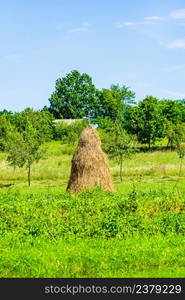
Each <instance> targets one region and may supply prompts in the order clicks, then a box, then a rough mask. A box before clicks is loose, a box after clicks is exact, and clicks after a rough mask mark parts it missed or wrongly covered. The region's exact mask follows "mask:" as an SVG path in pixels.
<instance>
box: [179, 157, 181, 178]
mask: <svg viewBox="0 0 185 300" xmlns="http://www.w3.org/2000/svg"><path fill="white" fill-rule="evenodd" d="M181 173H182V159H181V160H180V168H179V176H181Z"/></svg>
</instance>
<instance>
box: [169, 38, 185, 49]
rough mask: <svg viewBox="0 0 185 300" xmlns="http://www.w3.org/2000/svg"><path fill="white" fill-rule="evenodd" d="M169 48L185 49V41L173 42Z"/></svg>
mask: <svg viewBox="0 0 185 300" xmlns="http://www.w3.org/2000/svg"><path fill="white" fill-rule="evenodd" d="M168 47H169V48H174V49H175V48H178V49H185V39H179V40H174V41H172V42H170V43H169V44H168Z"/></svg>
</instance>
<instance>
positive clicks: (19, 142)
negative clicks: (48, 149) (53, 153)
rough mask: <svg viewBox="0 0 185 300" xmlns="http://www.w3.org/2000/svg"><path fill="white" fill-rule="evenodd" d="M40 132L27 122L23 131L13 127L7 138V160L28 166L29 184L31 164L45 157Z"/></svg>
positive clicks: (16, 165) (21, 165)
mask: <svg viewBox="0 0 185 300" xmlns="http://www.w3.org/2000/svg"><path fill="white" fill-rule="evenodd" d="M37 135H38V132H37V130H36V129H35V128H34V127H33V126H32V124H31V123H29V124H27V127H26V129H25V130H24V131H23V132H21V133H20V132H18V131H16V130H15V128H13V127H12V130H11V131H10V132H9V134H8V137H7V140H6V148H5V149H6V152H7V153H8V156H7V161H8V162H10V163H11V165H12V166H14V168H15V167H19V168H22V167H24V166H25V167H26V168H27V172H28V173H27V174H28V175H27V178H28V185H29V186H30V183H31V166H32V164H33V163H34V162H38V161H39V160H40V159H41V158H43V155H44V150H41V149H40V145H41V141H39V140H38V136H37Z"/></svg>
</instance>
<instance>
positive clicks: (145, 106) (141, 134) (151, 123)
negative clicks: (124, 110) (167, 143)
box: [135, 96, 164, 149]
mask: <svg viewBox="0 0 185 300" xmlns="http://www.w3.org/2000/svg"><path fill="white" fill-rule="evenodd" d="M135 120H136V124H137V125H136V130H137V137H138V141H139V142H141V143H142V144H145V143H146V144H148V148H149V149H150V147H151V144H154V142H155V141H156V139H157V138H162V137H163V129H164V126H163V125H164V116H163V115H162V111H161V108H160V106H159V103H158V99H157V98H154V97H152V96H148V97H146V98H145V99H144V100H142V101H141V102H140V103H139V105H138V106H137V109H136V111H135Z"/></svg>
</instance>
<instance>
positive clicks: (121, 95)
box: [96, 84, 135, 123]
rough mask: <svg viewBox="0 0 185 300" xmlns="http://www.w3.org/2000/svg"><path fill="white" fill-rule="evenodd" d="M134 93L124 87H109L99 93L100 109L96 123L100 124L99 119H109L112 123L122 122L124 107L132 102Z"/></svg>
mask: <svg viewBox="0 0 185 300" xmlns="http://www.w3.org/2000/svg"><path fill="white" fill-rule="evenodd" d="M134 97H135V93H134V92H133V91H131V90H130V89H129V88H128V87H126V86H119V85H118V84H117V85H111V87H110V89H102V90H101V91H100V108H99V113H98V118H97V120H96V121H97V122H98V123H102V121H101V118H109V119H111V120H113V121H115V120H117V121H118V120H119V121H120V120H123V114H124V110H125V108H126V106H127V105H128V104H129V103H133V102H134Z"/></svg>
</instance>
